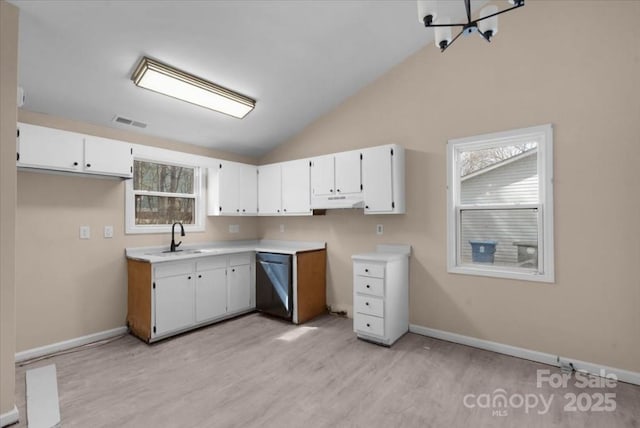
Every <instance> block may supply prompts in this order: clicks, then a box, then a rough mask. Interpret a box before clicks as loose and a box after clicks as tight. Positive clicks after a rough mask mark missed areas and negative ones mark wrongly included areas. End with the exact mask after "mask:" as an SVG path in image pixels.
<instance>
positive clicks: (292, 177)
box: [281, 159, 311, 215]
mask: <svg viewBox="0 0 640 428" xmlns="http://www.w3.org/2000/svg"><path fill="white" fill-rule="evenodd" d="M281 168H282V169H281V171H282V213H283V214H286V215H297V214H302V215H307V214H310V213H311V197H310V196H311V195H310V187H309V180H310V177H309V170H310V162H309V160H307V159H299V160H295V161H291V162H284V163H282V164H281Z"/></svg>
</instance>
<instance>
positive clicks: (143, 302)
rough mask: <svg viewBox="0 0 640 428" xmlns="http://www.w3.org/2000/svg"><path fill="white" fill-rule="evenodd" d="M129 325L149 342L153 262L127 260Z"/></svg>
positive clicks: (133, 331) (132, 331)
mask: <svg viewBox="0 0 640 428" xmlns="http://www.w3.org/2000/svg"><path fill="white" fill-rule="evenodd" d="M127 271H128V274H127V277H128V291H127V325H128V326H129V329H130V330H131V333H133V334H134V335H136V336H138V337H139V338H140V339H142V340H144V341H146V342H148V341H149V339H150V338H151V264H150V263H146V262H141V261H137V260H128V261H127Z"/></svg>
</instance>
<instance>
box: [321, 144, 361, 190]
mask: <svg viewBox="0 0 640 428" xmlns="http://www.w3.org/2000/svg"><path fill="white" fill-rule="evenodd" d="M311 165H312V167H311V194H312V195H313V196H334V195H344V194H351V193H360V192H361V191H362V189H361V188H360V185H361V184H362V182H361V180H360V178H361V174H360V151H351V152H343V153H336V154H332V155H327V156H320V157H317V158H313V159H312V160H311Z"/></svg>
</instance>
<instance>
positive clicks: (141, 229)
mask: <svg viewBox="0 0 640 428" xmlns="http://www.w3.org/2000/svg"><path fill="white" fill-rule="evenodd" d="M133 159H134V161H143V162H153V163H159V164H164V165H172V166H179V167H183V168H193V191H194V197H195V206H194V216H195V219H194V220H195V223H194V224H185V225H184V230H185V232H204V231H205V205H206V200H205V190H204V178H205V177H204V169H205V168H204V167H203V166H202V165H201V162H199V161H198V159H196V156H194V155H189V154H187V153H181V152H174V151H170V150H165V149H158V148H154V147H144V146H137V147H135V148H134V153H133ZM137 194H144V195H149V196H167V197H191V195H186V194H182V193H165V192H142V193H140V192H136V191H135V190H134V189H133V179H130V180H127V181H126V185H125V233H126V234H128V235H129V234H147V233H169V232H171V225H170V224H145V225H141V224H136V219H135V215H136V213H135V211H136V210H135V197H136V195H137Z"/></svg>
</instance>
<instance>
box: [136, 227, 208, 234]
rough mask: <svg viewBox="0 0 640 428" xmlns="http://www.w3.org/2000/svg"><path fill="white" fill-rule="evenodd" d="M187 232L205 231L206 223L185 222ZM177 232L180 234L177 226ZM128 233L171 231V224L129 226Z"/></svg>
mask: <svg viewBox="0 0 640 428" xmlns="http://www.w3.org/2000/svg"><path fill="white" fill-rule="evenodd" d="M184 231H185V233H189V232H204V231H205V228H204V225H198V224H185V225H184ZM176 232H177V234H178V235H179V234H180V227H178V226H176ZM124 233H125V234H126V235H143V234H151V233H163V234H164V233H171V225H170V224H169V225H166V224H158V225H149V226H127V227H126V230H125V232H124Z"/></svg>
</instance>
